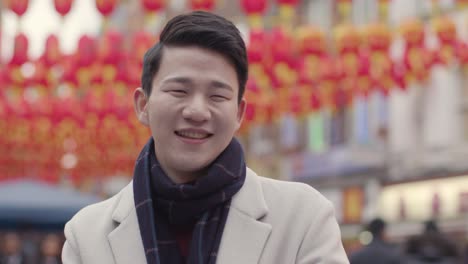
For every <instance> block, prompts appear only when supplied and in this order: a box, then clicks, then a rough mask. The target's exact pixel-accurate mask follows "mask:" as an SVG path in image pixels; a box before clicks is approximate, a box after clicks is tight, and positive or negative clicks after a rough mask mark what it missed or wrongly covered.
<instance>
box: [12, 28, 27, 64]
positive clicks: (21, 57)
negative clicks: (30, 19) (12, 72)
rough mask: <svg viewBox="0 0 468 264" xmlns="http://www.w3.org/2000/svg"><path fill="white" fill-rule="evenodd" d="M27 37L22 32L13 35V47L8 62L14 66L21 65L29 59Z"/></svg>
mask: <svg viewBox="0 0 468 264" xmlns="http://www.w3.org/2000/svg"><path fill="white" fill-rule="evenodd" d="M28 46H29V42H28V38H27V37H26V35H24V34H23V33H20V34H18V35H16V36H15V48H14V51H13V57H12V58H11V61H10V64H11V65H15V66H21V65H23V64H24V63H25V62H27V61H28V60H29V58H28Z"/></svg>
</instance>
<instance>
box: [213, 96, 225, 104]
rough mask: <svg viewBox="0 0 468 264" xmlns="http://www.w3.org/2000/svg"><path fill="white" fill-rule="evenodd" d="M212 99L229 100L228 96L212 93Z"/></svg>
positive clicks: (218, 100) (217, 100)
mask: <svg viewBox="0 0 468 264" xmlns="http://www.w3.org/2000/svg"><path fill="white" fill-rule="evenodd" d="M211 99H212V100H213V101H216V102H221V101H225V100H228V98H226V97H225V96H222V95H212V96H211Z"/></svg>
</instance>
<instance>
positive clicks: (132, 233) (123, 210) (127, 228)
mask: <svg viewBox="0 0 468 264" xmlns="http://www.w3.org/2000/svg"><path fill="white" fill-rule="evenodd" d="M112 220H114V221H115V222H116V224H117V227H116V228H115V229H114V230H112V231H111V232H110V233H109V235H108V236H107V238H108V240H109V244H110V246H111V248H112V253H113V254H114V260H115V263H116V264H124V263H146V257H145V254H144V249H143V242H142V240H141V237H140V227H139V225H138V218H137V214H136V210H135V204H134V201H133V181H132V182H131V183H130V184H128V185H127V186H126V187H125V188H124V189H123V190H122V191H121V195H120V199H119V201H118V202H117V205H116V206H115V208H114V212H113V213H112Z"/></svg>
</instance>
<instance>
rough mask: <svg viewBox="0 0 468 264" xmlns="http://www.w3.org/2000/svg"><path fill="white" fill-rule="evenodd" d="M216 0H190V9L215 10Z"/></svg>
mask: <svg viewBox="0 0 468 264" xmlns="http://www.w3.org/2000/svg"><path fill="white" fill-rule="evenodd" d="M215 4H216V0H190V9H192V10H207V11H213V9H214V8H215Z"/></svg>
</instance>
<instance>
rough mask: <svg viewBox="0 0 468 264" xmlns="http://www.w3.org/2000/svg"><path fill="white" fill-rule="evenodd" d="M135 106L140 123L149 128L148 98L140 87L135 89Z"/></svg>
mask: <svg viewBox="0 0 468 264" xmlns="http://www.w3.org/2000/svg"><path fill="white" fill-rule="evenodd" d="M133 106H134V108H135V114H136V116H137V118H138V121H140V123H142V124H143V125H145V126H149V116H148V107H147V106H148V98H147V97H146V93H145V91H143V89H142V88H141V87H138V88H137V89H135V92H133Z"/></svg>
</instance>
